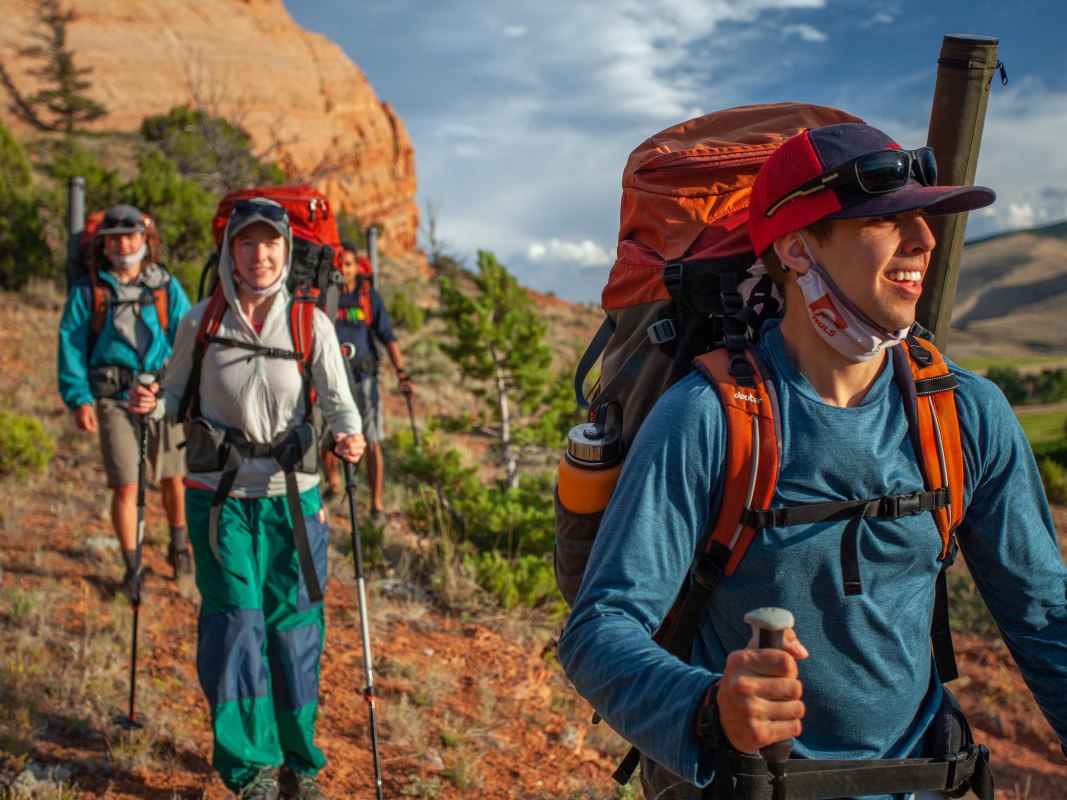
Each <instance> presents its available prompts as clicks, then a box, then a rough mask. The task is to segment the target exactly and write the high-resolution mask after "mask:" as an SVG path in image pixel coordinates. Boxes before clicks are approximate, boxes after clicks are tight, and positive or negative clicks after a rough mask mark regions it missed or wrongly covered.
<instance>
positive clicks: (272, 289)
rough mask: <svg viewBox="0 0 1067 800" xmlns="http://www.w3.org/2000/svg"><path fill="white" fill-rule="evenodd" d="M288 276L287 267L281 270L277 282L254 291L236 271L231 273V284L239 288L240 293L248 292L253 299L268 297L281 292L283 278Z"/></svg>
mask: <svg viewBox="0 0 1067 800" xmlns="http://www.w3.org/2000/svg"><path fill="white" fill-rule="evenodd" d="M288 275H289V267H286V268H285V269H283V270H282V274H281V275H279V276H278V280H276V281H275V282H274V283H272V284H271V285H270V286H264V287H263V288H262V289H256V288H254V287H252V286H249V285H248V282H247V281H246V280H245V279H244V278H242V277H241V275H240V273H238V272H237V270H236V269H234V271H233V282H234V283H236V284H237V285H238V286H239V287H241V289H242V291H245V292H248V293H249V294H250V295H254V296H255V297H270V296H271V295H272V294H277V293H278V292H280V291H281V288H282V285H283V284H284V283H285V278H286V277H287V276H288Z"/></svg>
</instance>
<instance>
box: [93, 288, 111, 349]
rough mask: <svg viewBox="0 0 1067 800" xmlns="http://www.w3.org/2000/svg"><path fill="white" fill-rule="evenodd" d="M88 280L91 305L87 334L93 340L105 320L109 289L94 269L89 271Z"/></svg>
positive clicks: (109, 303) (109, 304)
mask: <svg viewBox="0 0 1067 800" xmlns="http://www.w3.org/2000/svg"><path fill="white" fill-rule="evenodd" d="M89 280H90V282H91V283H90V287H91V294H92V305H93V308H92V311H93V317H92V321H91V322H90V323H89V334H90V336H91V338H92V339H94V340H95V339H96V338H97V337H98V336H99V335H100V331H102V330H103V329H104V323H105V322H107V310H108V308H109V307H110V306H111V290H110V289H108V287H107V284H106V283H104V282H103V281H101V280H100V279H99V278H98V277H97V275H96V272H95V271H94V272H90V273H89Z"/></svg>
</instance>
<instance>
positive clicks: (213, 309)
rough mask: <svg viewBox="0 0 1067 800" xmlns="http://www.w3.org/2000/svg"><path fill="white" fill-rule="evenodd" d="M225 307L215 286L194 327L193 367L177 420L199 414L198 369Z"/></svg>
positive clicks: (224, 299)
mask: <svg viewBox="0 0 1067 800" xmlns="http://www.w3.org/2000/svg"><path fill="white" fill-rule="evenodd" d="M226 308H227V304H226V297H225V295H223V293H222V287H221V286H216V287H215V291H213V292H212V293H211V299H210V300H208V304H207V308H206V309H204V316H202V317H201V318H200V327H198V328H197V329H196V339H195V340H194V344H193V367H192V369H191V370H190V371H189V381H188V382H187V383H186V384H185V392H184V393H183V394H182V399H181V403H179V404H178V422H188V421H190V420H191V419H193V418H194V417H199V416H200V371H201V367H202V366H203V363H204V351H205V350H207V346H208V344H209V339H211V338H214V336H215V334H216V333H217V332H218V330H219V325H221V324H222V318H223V316H224V315H225V314H226Z"/></svg>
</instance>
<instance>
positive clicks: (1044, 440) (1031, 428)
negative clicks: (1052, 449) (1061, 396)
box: [1015, 409, 1067, 450]
mask: <svg viewBox="0 0 1067 800" xmlns="http://www.w3.org/2000/svg"><path fill="white" fill-rule="evenodd" d="M1015 416H1016V417H1018V418H1019V424H1021V425H1022V426H1023V433H1025V434H1026V438H1027V439H1028V440H1029V441H1030V447H1032V448H1034V449H1035V450H1037V449H1040V448H1041V447H1043V446H1047V445H1051V444H1055V443H1056V442H1059V441H1060V440H1062V439H1063V438H1064V427H1063V426H1064V424H1065V423H1067V410H1063V409H1061V410H1056V411H1038V412H1034V413H1032V414H1028V413H1025V412H1024V413H1019V410H1018V409H1016V412H1015Z"/></svg>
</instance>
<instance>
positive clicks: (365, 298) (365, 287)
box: [356, 275, 374, 328]
mask: <svg viewBox="0 0 1067 800" xmlns="http://www.w3.org/2000/svg"><path fill="white" fill-rule="evenodd" d="M357 282H358V284H359V286H358V287H357V289H356V300H357V302H358V303H359V307H360V308H361V309H363V321H364V322H365V323H366V324H367V327H368V328H370V326H371V324H372V323H373V322H374V303H373V301H372V298H371V294H370V290H371V281H370V278H369V277H367V276H366V275H361V276H359V278H357Z"/></svg>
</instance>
